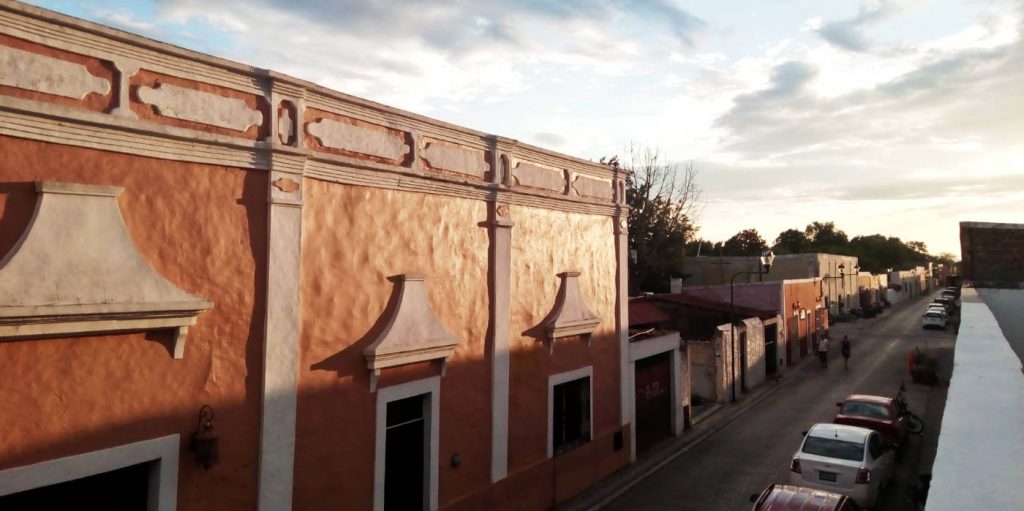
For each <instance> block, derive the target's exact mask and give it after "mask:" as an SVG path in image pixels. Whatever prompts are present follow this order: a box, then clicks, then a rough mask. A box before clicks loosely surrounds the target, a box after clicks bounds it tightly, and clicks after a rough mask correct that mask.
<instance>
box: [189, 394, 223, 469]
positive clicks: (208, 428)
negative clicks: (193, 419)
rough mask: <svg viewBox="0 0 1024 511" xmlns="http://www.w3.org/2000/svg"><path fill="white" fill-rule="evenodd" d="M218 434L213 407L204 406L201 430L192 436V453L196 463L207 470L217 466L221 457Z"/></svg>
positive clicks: (200, 413) (200, 422) (200, 418)
mask: <svg viewBox="0 0 1024 511" xmlns="http://www.w3.org/2000/svg"><path fill="white" fill-rule="evenodd" d="M217 444H218V440H217V434H216V433H214V432H213V407H212V406H210V405H203V407H202V408H200V409H199V429H197V430H196V432H195V433H193V434H192V452H194V453H195V455H196V462H198V463H199V465H200V466H202V467H203V468H205V469H209V468H210V467H212V466H213V465H216V464H217V459H218V458H219V456H220V453H219V448H218V445H217Z"/></svg>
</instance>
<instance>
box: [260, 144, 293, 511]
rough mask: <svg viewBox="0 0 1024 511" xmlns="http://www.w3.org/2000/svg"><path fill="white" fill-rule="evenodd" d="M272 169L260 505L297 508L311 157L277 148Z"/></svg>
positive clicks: (266, 510)
mask: <svg viewBox="0 0 1024 511" xmlns="http://www.w3.org/2000/svg"><path fill="white" fill-rule="evenodd" d="M271 164H272V170H271V172H269V173H268V175H267V188H268V198H269V202H270V205H269V208H268V211H267V215H268V216H267V223H268V229H267V261H266V265H267V266H266V268H267V273H266V279H267V280H266V286H267V287H266V289H267V306H266V310H265V317H264V328H263V336H264V337H263V338H264V341H263V407H262V410H261V417H260V419H261V422H260V451H259V474H260V475H259V492H258V497H257V499H258V500H257V508H256V509H257V511H286V510H290V509H292V491H293V486H294V484H293V483H294V477H295V420H296V410H297V409H298V381H299V335H300V330H301V328H300V317H301V315H302V314H301V307H300V294H301V293H300V290H299V287H300V286H299V284H300V280H301V279H300V273H301V266H302V187H301V181H302V172H303V169H304V165H305V158H303V157H298V156H287V155H279V154H274V155H272V158H271Z"/></svg>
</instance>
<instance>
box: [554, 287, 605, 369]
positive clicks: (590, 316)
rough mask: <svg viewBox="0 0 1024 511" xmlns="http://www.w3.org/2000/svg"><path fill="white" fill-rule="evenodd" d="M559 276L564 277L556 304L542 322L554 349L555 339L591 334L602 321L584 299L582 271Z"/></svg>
mask: <svg viewBox="0 0 1024 511" xmlns="http://www.w3.org/2000/svg"><path fill="white" fill-rule="evenodd" d="M558 277H559V278H560V279H562V285H561V287H559V288H558V297H557V298H556V299H555V306H554V308H552V309H551V312H550V313H549V314H548V316H547V317H546V318H545V319H544V321H543V323H542V324H543V325H544V329H545V332H546V333H547V337H548V341H549V342H550V343H551V350H552V351H553V350H554V341H555V339H558V338H559V337H571V336H577V335H590V334H591V333H593V332H594V329H595V328H597V325H599V324H600V323H601V318H599V317H597V315H596V314H594V313H593V312H592V311H591V310H590V307H587V303H586V302H585V301H584V300H583V293H582V292H581V291H580V279H579V277H580V272H578V271H567V272H563V273H559V274H558Z"/></svg>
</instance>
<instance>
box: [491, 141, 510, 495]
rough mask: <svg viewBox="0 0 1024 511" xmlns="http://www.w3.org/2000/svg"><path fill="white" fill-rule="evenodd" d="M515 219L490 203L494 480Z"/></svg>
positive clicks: (500, 443)
mask: <svg viewBox="0 0 1024 511" xmlns="http://www.w3.org/2000/svg"><path fill="white" fill-rule="evenodd" d="M503 145H506V144H503V143H502V141H501V140H496V141H495V144H494V145H492V149H491V169H492V172H491V182H492V183H493V185H494V186H496V187H498V188H500V187H502V186H504V185H505V180H506V179H507V176H508V168H507V165H508V157H507V154H506V153H505V151H503V150H502V149H506V150H508V149H510V148H503V147H501V146H503ZM513 225H515V224H514V223H513V222H512V214H511V208H510V206H509V205H508V204H506V203H502V202H499V201H497V200H492V201H489V202H488V204H487V229H488V236H489V238H490V250H489V254H488V259H489V261H488V268H489V273H490V275H489V276H488V278H489V280H490V286H489V288H490V290H489V295H490V296H489V298H490V302H491V306H490V324H491V328H490V336H491V338H490V339H488V343H487V347H488V355H489V357H490V359H491V482H496V481H499V480H501V479H504V478H505V476H507V475H508V409H509V371H510V369H509V342H510V338H511V323H512V309H511V298H512V281H511V278H512V277H511V274H512V269H511V268H512V227H513Z"/></svg>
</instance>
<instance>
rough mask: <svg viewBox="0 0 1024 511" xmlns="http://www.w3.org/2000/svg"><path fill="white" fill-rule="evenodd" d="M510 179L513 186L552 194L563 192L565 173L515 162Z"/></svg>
mask: <svg viewBox="0 0 1024 511" xmlns="http://www.w3.org/2000/svg"><path fill="white" fill-rule="evenodd" d="M512 178H513V179H514V180H515V184H516V185H519V186H526V187H530V188H540V189H542V190H551V191H553V192H559V193H564V192H565V171H563V170H562V169H553V168H548V167H543V166H540V165H536V164H533V163H526V162H516V164H515V166H514V167H512Z"/></svg>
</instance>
